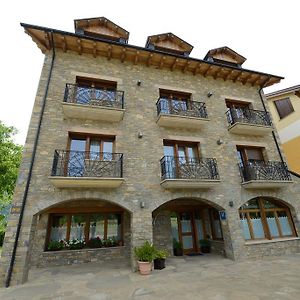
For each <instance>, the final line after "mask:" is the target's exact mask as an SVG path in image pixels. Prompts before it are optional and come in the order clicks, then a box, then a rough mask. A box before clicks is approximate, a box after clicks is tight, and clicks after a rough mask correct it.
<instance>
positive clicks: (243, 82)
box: [242, 74, 252, 85]
mask: <svg viewBox="0 0 300 300" xmlns="http://www.w3.org/2000/svg"><path fill="white" fill-rule="evenodd" d="M251 77H252V74H248V76H246V77H245V78H244V79H243V80H242V84H243V85H245V84H246V83H247V81H248V80H249V79H250V78H251Z"/></svg>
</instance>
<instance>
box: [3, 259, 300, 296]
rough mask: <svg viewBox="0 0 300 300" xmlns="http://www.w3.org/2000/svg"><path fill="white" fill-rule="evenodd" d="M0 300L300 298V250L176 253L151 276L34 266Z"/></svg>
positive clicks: (116, 269) (91, 266)
mask: <svg viewBox="0 0 300 300" xmlns="http://www.w3.org/2000/svg"><path fill="white" fill-rule="evenodd" d="M0 299H3V300H4V299H5V300H10V299H17V300H20V299H31V300H34V299H44V300H46V299H57V300H58V299H72V300H77V299H78V300H79V299H81V300H82V299H91V300H111V299H112V300H115V299H122V300H124V299H136V300H139V299H140V300H148V299H172V300H176V299H192V300H193V299H197V300H198V299H199V300H202V299H206V300H207V299H212V300H227V299H230V300H235V299H236V300H243V299H247V300H265V299H273V300H275V299H280V300H285V299H300V254H293V255H289V256H281V257H276V258H274V257H273V258H267V259H263V260H252V261H249V260H248V261H243V262H234V261H231V260H229V259H225V258H222V257H220V256H213V255H205V256H204V255H203V256H197V257H188V256H185V257H179V258H178V257H176V258H175V257H174V258H173V257H172V258H168V259H167V267H166V268H165V269H163V270H160V271H159V270H154V271H153V272H152V274H151V275H149V276H141V275H139V274H138V273H132V272H131V270H130V268H129V266H128V265H126V264H125V263H124V262H114V263H113V264H111V263H102V264H99V263H98V264H96V263H88V264H81V265H72V266H61V267H51V268H45V269H34V270H32V271H31V272H30V276H29V281H28V282H27V283H26V284H24V285H20V286H14V287H10V288H8V289H5V288H2V289H0Z"/></svg>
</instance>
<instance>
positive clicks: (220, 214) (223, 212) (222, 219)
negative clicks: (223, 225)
mask: <svg viewBox="0 0 300 300" xmlns="http://www.w3.org/2000/svg"><path fill="white" fill-rule="evenodd" d="M219 216H220V220H221V221H225V220H226V212H225V210H220V211H219Z"/></svg>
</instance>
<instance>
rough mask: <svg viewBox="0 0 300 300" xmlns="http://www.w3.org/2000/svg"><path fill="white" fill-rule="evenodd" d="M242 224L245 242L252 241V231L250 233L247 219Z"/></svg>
mask: <svg viewBox="0 0 300 300" xmlns="http://www.w3.org/2000/svg"><path fill="white" fill-rule="evenodd" d="M241 224H242V228H243V233H244V238H245V240H250V239H251V236H250V231H249V227H248V222H247V219H241Z"/></svg>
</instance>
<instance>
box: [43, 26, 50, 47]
mask: <svg viewBox="0 0 300 300" xmlns="http://www.w3.org/2000/svg"><path fill="white" fill-rule="evenodd" d="M44 33H45V43H46V47H47V49H48V50H50V49H51V43H50V39H49V35H48V32H46V31H45V32H44Z"/></svg>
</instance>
